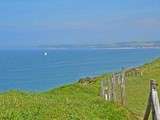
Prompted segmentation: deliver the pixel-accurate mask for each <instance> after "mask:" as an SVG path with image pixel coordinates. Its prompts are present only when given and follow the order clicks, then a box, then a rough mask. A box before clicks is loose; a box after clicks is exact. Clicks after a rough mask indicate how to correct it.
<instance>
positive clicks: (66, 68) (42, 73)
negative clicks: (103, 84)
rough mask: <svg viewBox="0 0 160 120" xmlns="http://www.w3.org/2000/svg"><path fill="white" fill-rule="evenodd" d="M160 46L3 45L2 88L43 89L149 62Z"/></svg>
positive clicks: (0, 67)
mask: <svg viewBox="0 0 160 120" xmlns="http://www.w3.org/2000/svg"><path fill="white" fill-rule="evenodd" d="M159 56H160V49H154V48H150V49H149V48H145V49H91V48H86V49H85V48H83V49H2V50H0V92H4V91H9V90H22V91H33V92H42V91H47V90H50V89H53V88H56V87H59V86H62V85H66V84H71V83H74V82H77V81H78V80H79V79H80V78H84V77H87V76H90V77H93V76H97V75H101V74H104V73H106V72H114V71H120V70H121V69H122V68H124V67H125V68H130V67H136V66H140V65H143V64H145V63H149V62H151V61H153V60H154V59H156V58H158V57H159Z"/></svg>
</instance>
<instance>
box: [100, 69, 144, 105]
mask: <svg viewBox="0 0 160 120" xmlns="http://www.w3.org/2000/svg"><path fill="white" fill-rule="evenodd" d="M142 75H143V73H142V71H141V69H140V68H130V69H124V68H123V69H122V71H121V72H118V73H113V74H112V75H111V76H110V77H109V78H108V79H106V80H102V81H101V91H100V95H101V96H102V97H103V98H104V99H105V100H107V101H114V102H118V103H120V104H122V105H125V104H126V92H125V87H126V79H127V77H129V76H142Z"/></svg>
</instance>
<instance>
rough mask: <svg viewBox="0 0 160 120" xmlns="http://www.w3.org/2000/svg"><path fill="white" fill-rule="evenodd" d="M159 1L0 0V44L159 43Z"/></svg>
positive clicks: (7, 45) (3, 45)
mask: <svg viewBox="0 0 160 120" xmlns="http://www.w3.org/2000/svg"><path fill="white" fill-rule="evenodd" d="M159 4H160V1H158V0H141V1H139V0H134V1H128V0H123V1H118V0H113V1H106V0H101V1H97V0H92V1H86V0H81V1H79V0H61V1H59V0H54V1H52V0H45V1H42V0H34V1H31V0H28V1H20V0H14V1H12V0H5V1H0V43H1V44H0V48H12V47H13V48H16V47H33V46H39V45H56V44H57V45H60V44H73V45H74V44H110V43H115V42H127V41H160V34H159V32H158V31H160V16H159V13H160V7H159Z"/></svg>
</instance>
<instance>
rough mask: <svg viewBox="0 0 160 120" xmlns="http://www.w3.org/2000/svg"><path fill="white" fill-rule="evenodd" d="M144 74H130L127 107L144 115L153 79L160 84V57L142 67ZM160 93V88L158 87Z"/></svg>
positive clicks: (127, 88) (127, 87)
mask: <svg viewBox="0 0 160 120" xmlns="http://www.w3.org/2000/svg"><path fill="white" fill-rule="evenodd" d="M141 69H142V71H143V76H141V77H140V76H139V77H135V76H130V77H129V78H128V80H127V85H126V92H127V107H128V109H129V110H131V111H133V112H134V113H136V114H138V115H139V116H141V117H142V116H143V114H144V112H145V108H146V104H147V100H148V96H149V83H150V80H151V79H154V80H156V81H157V83H158V84H159V85H160V59H157V60H155V61H153V62H152V63H148V64H145V65H144V66H142V67H141ZM158 92H159V93H160V89H159V88H158Z"/></svg>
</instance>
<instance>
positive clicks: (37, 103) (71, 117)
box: [0, 59, 160, 120]
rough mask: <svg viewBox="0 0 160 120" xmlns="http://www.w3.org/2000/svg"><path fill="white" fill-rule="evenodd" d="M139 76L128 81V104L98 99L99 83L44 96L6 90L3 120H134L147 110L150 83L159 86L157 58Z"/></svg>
mask: <svg viewBox="0 0 160 120" xmlns="http://www.w3.org/2000/svg"><path fill="white" fill-rule="evenodd" d="M141 69H142V71H143V76H142V77H140V76H139V77H135V76H130V77H129V78H128V80H127V85H126V92H127V105H126V107H122V106H120V105H117V104H114V103H110V102H106V101H104V100H103V99H102V98H101V97H100V96H99V87H100V80H102V79H105V78H106V77H107V74H105V75H102V76H98V77H96V78H92V79H91V82H90V81H89V80H90V79H89V80H86V82H84V81H83V80H81V81H83V82H81V83H74V84H71V85H64V86H62V87H60V88H56V89H53V90H50V91H48V92H43V93H28V92H21V91H9V92H5V93H1V94H0V106H1V107H0V119H2V120H33V119H34V120H52V119H53V120H136V119H137V116H138V117H139V118H141V117H142V116H143V112H144V110H145V107H146V102H147V98H148V90H149V80H150V79H155V80H157V82H158V83H159V84H160V81H159V79H160V75H159V73H160V59H157V60H155V61H153V62H152V63H148V64H145V65H144V66H142V67H141Z"/></svg>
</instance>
